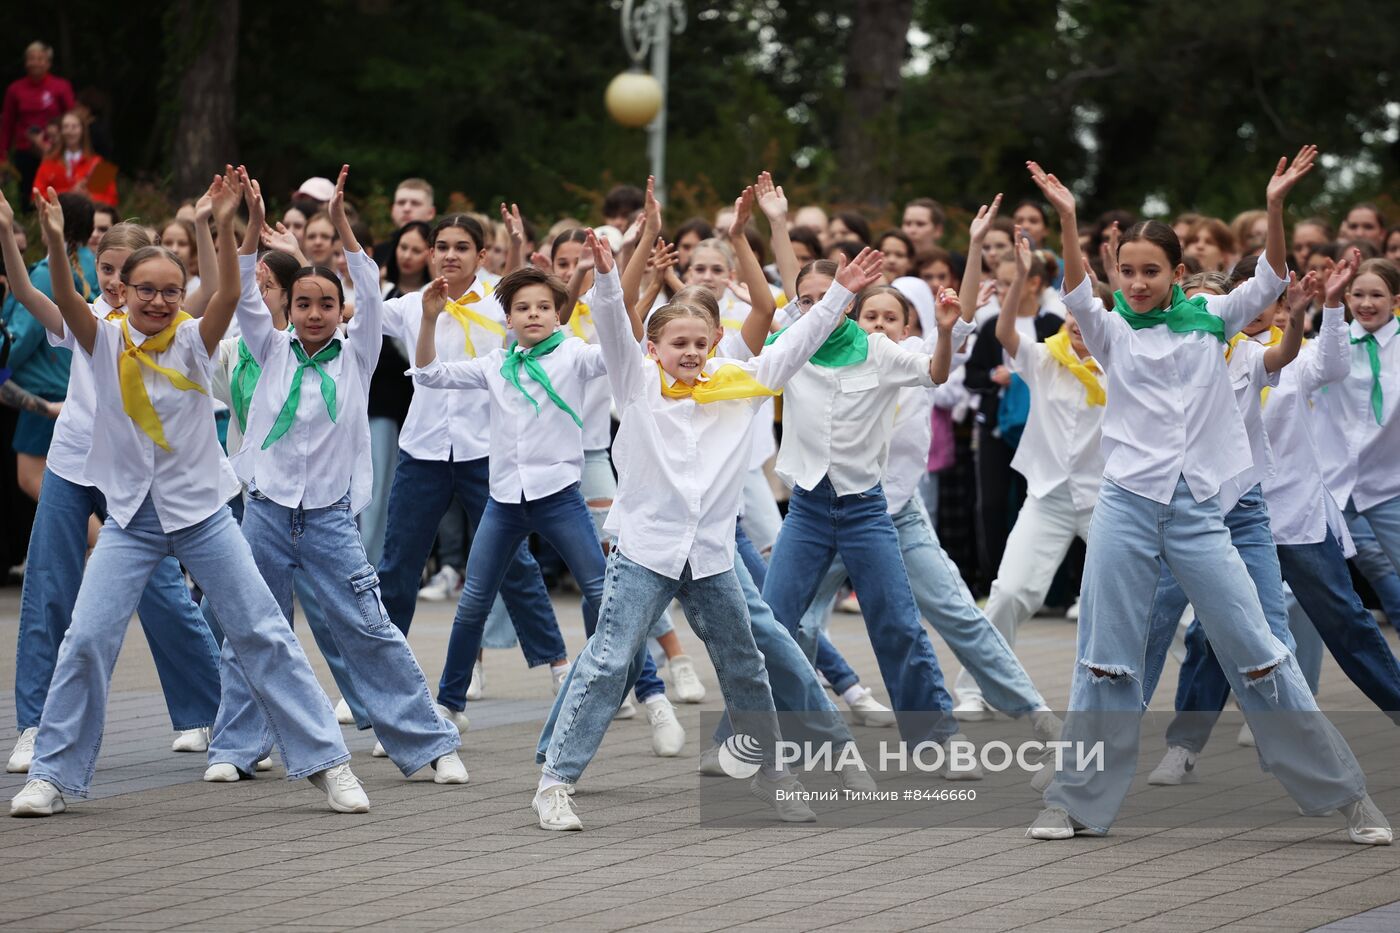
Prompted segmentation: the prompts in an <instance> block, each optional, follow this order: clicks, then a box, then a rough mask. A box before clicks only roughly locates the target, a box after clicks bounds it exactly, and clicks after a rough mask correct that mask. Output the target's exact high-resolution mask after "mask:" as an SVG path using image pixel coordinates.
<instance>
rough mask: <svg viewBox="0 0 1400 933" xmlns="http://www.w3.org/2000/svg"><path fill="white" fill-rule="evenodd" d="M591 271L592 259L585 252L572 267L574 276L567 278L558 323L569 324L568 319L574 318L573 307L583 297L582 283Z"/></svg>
mask: <svg viewBox="0 0 1400 933" xmlns="http://www.w3.org/2000/svg"><path fill="white" fill-rule="evenodd" d="M592 271H593V257H592V256H590V255H589V254H588V253H587V252H586V251H585V252H584V254H583V255H582V256H580V257H579V258H578V265H576V266H574V274H573V275H571V276H569V282H568V285H567V286H566V290H567V292H568V298H567V299H566V300H565V301H564V307H563V308H562V309H561V310H560V311H559V323H560V324H567V323H569V318H571V317H573V316H574V307H575V306H576V305H577V304H578V300H579V298H581V297H582V296H583V281H584V279H586V278H588V273H590V272H592Z"/></svg>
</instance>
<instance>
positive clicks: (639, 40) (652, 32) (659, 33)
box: [609, 0, 685, 196]
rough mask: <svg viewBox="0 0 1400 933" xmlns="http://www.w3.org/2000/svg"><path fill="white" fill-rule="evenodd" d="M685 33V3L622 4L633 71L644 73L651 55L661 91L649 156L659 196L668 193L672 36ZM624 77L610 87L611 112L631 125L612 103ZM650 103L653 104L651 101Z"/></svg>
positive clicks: (646, 0)
mask: <svg viewBox="0 0 1400 933" xmlns="http://www.w3.org/2000/svg"><path fill="white" fill-rule="evenodd" d="M684 29H685V3H684V2H683V0H641V2H636V0H622V45H623V48H625V49H626V50H627V55H628V56H629V57H630V58H631V59H632V70H633V71H634V72H640V71H642V60H643V59H645V58H646V57H647V53H648V52H650V53H651V76H652V79H653V81H654V82H655V85H654V88H655V90H653V91H651V92H650V94H648V95H647V96H652V95H655V94H656V93H657V91H659V98H660V99H659V102H657V104H656V111H655V115H654V116H653V117H651V120H650V122H649V123H647V155H648V157H649V159H650V161H651V174H652V175H653V176H654V177H655V178H656V191H657V194H658V196H660V195H661V194H662V192H664V191H665V190H666V185H665V180H666V73H667V70H668V69H669V67H670V52H671V35H672V33H677V34H679V33H680V32H682V31H684ZM625 77H626V76H625V75H618V77H617V78H614V79H613V84H612V85H610V86H609V109H610V110H612V112H613V116H614V118H616V119H618V121H619V122H622V123H625V124H628V125H640V123H637V124H632V123H629V121H627V120H625V119H623V118H622V117H621V116H620V115H619V112H618V110H619V108H618V107H615V106H614V105H613V103H612V91H613V88H614V87H616V86H617V85H618V83H619V81H621V80H622V79H624V78H625ZM648 103H651V102H650V101H648Z"/></svg>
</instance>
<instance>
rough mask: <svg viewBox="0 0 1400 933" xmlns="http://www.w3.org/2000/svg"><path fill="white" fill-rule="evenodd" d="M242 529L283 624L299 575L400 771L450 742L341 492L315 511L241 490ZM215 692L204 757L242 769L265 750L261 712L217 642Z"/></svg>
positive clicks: (268, 738) (451, 735) (453, 740)
mask: <svg viewBox="0 0 1400 933" xmlns="http://www.w3.org/2000/svg"><path fill="white" fill-rule="evenodd" d="M243 536H244V537H245V538H247V539H248V546H249V548H250V549H251V550H252V552H253V559H254V560H255V561H256V562H257V567H258V571H259V573H260V574H261V575H262V578H263V580H264V581H265V582H266V583H267V586H268V589H270V590H271V591H272V595H273V597H274V598H275V599H276V600H277V603H278V605H279V606H280V607H281V609H282V613H283V617H284V620H285V621H284V625H286V626H287V630H288V631H289V632H290V631H291V626H290V620H291V608H292V578H293V575H295V574H304V575H305V576H307V577H308V578H309V581H310V583H311V586H312V589H313V590H314V591H315V593H316V596H317V599H318V600H319V602H320V603H321V607H322V609H323V610H325V613H326V622H327V625H328V628H329V631H330V634H331V637H332V638H334V639H335V642H336V646H337V647H338V648H339V649H340V654H341V657H342V658H343V659H344V660H345V663H346V666H347V667H349V669H350V676H351V678H352V679H353V680H354V682H355V685H356V686H357V687H358V688H359V690H360V691H361V693H362V695H363V697H364V699H365V701H366V703H367V705H368V707H369V710H370V717H371V721H372V722H373V725H374V733H375V737H376V738H378V739H379V741H380V742H381V743H382V744H383V745H384V750H385V751H386V752H388V754H389V758H390V759H391V760H392V761H393V762H394V764H396V765H398V766H399V770H400V771H402V772H403V773H404V774H405V775H408V774H412V773H413V772H415V771H417V770H418V769H420V768H422V767H424V766H426V765H427V764H429V763H430V762H432V761H434V760H435V759H437V758H439V757H441V756H442V755H445V754H447V753H448V752H451V751H453V750H455V749H456V748H457V747H458V745H459V744H460V739H459V736H458V733H457V727H456V726H454V725H452V724H451V723H449V722H447V721H446V720H445V719H443V718H442V717H441V716H440V715H438V711H437V708H436V707H435V706H434V705H433V698H432V695H431V694H429V692H428V682H427V680H426V679H425V678H424V677H423V671H422V670H421V669H420V668H419V667H418V662H417V660H415V659H414V657H413V652H412V651H411V650H410V649H409V647H408V640H407V639H406V638H404V635H403V633H402V632H400V631H399V630H398V629H397V628H395V627H394V625H393V624H392V623H391V622H390V621H389V614H388V613H387V612H385V611H384V604H383V603H382V602H381V601H380V599H379V575H378V574H377V573H376V572H375V570H374V568H373V567H371V566H370V565H369V561H368V560H366V559H365V549H364V546H363V545H362V544H361V543H360V533H359V530H358V529H357V528H356V527H355V519H354V518H353V517H352V516H351V515H350V497H349V496H348V495H347V496H346V497H345V498H343V499H341V500H340V501H339V502H337V503H336V504H335V505H332V506H330V507H329V508H324V509H300V508H297V509H289V508H287V507H286V506H283V505H278V504H277V503H276V502H273V501H272V500H270V499H266V498H264V497H262V496H261V495H259V494H258V493H257V492H256V491H255V490H251V489H250V490H249V493H248V504H247V509H246V511H245V513H244V516H243ZM223 660H224V678H223V682H224V697H223V703H222V704H221V705H220V707H219V719H218V722H217V723H216V724H215V727H214V737H213V740H212V741H211V742H210V746H209V762H210V764H215V763H220V762H222V763H227V764H231V765H233V766H234V767H236V768H238V769H239V770H240V771H244V772H247V773H250V774H251V773H252V772H253V765H254V764H255V763H256V762H257V761H258V760H259V759H261V758H263V757H265V756H266V755H267V754H268V752H270V751H271V750H272V744H273V737H272V733H271V731H270V729H269V724H268V721H267V718H266V717H265V716H264V715H263V712H262V710H261V709H260V708H259V706H258V704H257V703H256V702H255V700H254V697H253V692H252V690H251V689H250V687H249V684H248V679H247V677H246V676H245V674H244V670H243V666H242V665H241V664H240V663H239V658H238V656H237V655H236V654H235V653H234V652H233V651H231V650H229V642H228V641H225V642H224V656H223Z"/></svg>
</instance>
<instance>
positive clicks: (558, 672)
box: [549, 661, 637, 719]
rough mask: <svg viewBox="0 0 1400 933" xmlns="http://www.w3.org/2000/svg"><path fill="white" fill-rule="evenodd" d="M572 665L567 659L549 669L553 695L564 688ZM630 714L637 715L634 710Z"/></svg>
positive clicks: (615, 717) (616, 717)
mask: <svg viewBox="0 0 1400 933" xmlns="http://www.w3.org/2000/svg"><path fill="white" fill-rule="evenodd" d="M572 667H573V665H572V664H570V663H569V662H568V661H565V662H564V663H563V664H560V665H557V666H555V667H551V668H550V669H549V676H550V679H551V680H552V681H553V682H554V695H555V696H558V695H559V691H560V690H563V689H564V681H565V680H566V679H567V678H568V676H569V669H570V668H572ZM632 715H633V716H635V715H637V711H636V710H633V711H632ZM613 718H614V719H621V718H622V717H620V716H614V717H613Z"/></svg>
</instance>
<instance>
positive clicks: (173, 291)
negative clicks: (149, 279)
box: [132, 285, 185, 305]
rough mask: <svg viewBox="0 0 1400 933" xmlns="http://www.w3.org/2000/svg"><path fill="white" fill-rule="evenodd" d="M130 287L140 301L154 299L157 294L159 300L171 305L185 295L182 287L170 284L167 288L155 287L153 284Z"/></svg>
mask: <svg viewBox="0 0 1400 933" xmlns="http://www.w3.org/2000/svg"><path fill="white" fill-rule="evenodd" d="M132 288H133V289H134V290H135V292H136V297H137V298H140V299H141V300H142V301H155V300H156V296H157V295H159V296H160V297H161V300H162V301H164V302H165V303H166V304H168V305H173V304H175V303H176V302H177V301H179V300H180V299H181V298H183V297H185V290H184V289H183V288H176V287H175V286H173V285H172V286H170V287H169V288H156V287H155V286H154V285H134V286H132Z"/></svg>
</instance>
